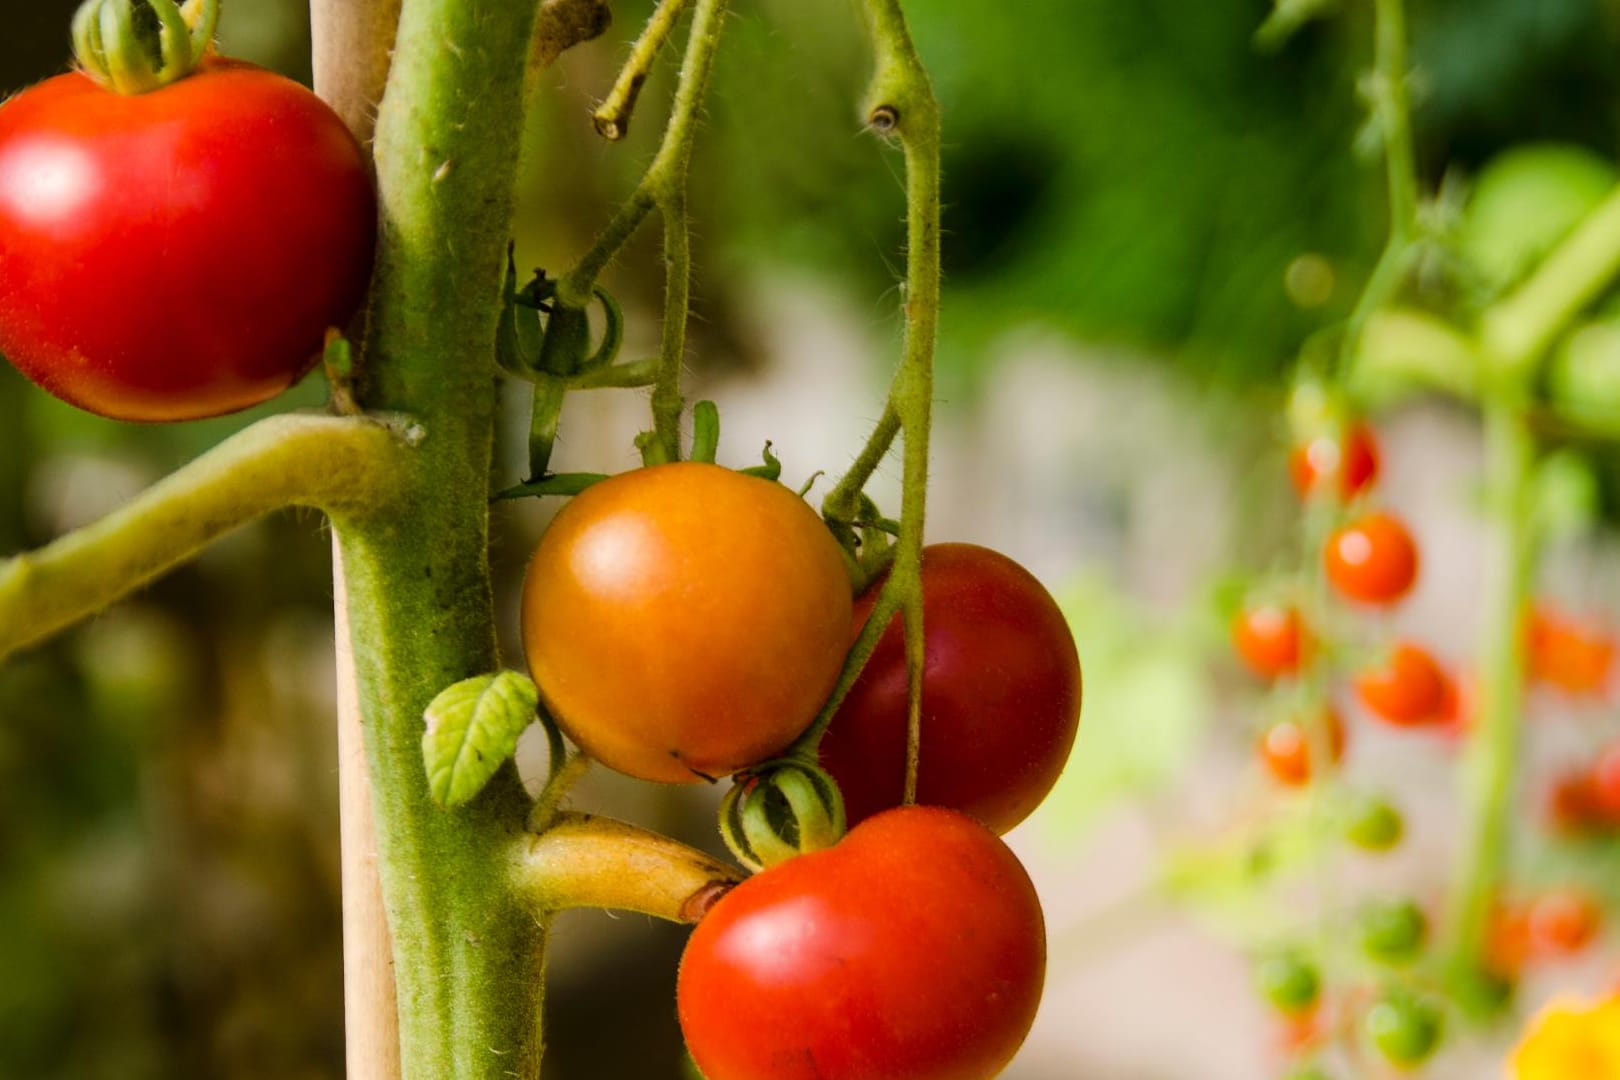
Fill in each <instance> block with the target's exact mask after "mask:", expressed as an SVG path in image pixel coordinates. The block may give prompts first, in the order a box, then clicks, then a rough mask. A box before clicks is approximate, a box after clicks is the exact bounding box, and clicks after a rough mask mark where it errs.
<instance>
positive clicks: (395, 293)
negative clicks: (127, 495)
mask: <svg viewBox="0 0 1620 1080" xmlns="http://www.w3.org/2000/svg"><path fill="white" fill-rule="evenodd" d="M534 17H535V5H533V4H481V3H471V2H468V0H407V2H406V3H405V5H404V9H403V11H402V13H401V17H400V23H399V30H398V36H397V39H396V42H395V50H394V59H393V68H392V71H391V74H390V76H389V82H388V90H387V93H386V94H385V96H384V98H383V103H382V107H381V111H380V114H379V116H378V121H377V133H376V143H375V145H376V160H377V177H378V192H379V200H380V207H381V232H380V237H379V249H378V261H377V270H376V277H375V279H374V284H373V293H372V298H371V304H370V309H369V310H370V315H369V320H368V326H367V332H366V335H365V338H364V347H363V350H362V351H361V353H360V355H359V357H358V358H357V368H358V375H359V379H358V384H357V394H358V397H359V399H360V401H361V402H362V403H363V404H364V405H365V406H367V407H368V408H373V409H388V410H394V411H401V412H406V413H409V414H410V415H412V416H413V417H414V418H415V419H416V420H417V422H418V423H419V424H420V426H421V428H422V430H423V432H424V433H425V436H424V438H423V440H422V443H421V445H420V447H419V448H418V452H417V454H416V455H415V457H414V459H413V461H412V464H411V467H410V468H409V469H403V470H400V473H399V475H398V477H397V482H398V484H399V485H400V486H399V488H398V489H397V491H396V494H395V495H394V497H393V498H392V499H391V500H390V503H389V505H388V507H387V512H386V513H379V514H375V515H372V516H371V517H369V518H366V519H364V520H359V521H353V522H344V521H339V522H338V538H339V541H340V544H341V547H342V552H343V565H344V569H345V572H346V585H347V595H348V599H349V615H350V620H351V625H352V640H353V647H354V657H355V668H356V674H357V676H358V686H359V691H360V704H361V710H362V713H363V716H364V720H365V724H364V732H365V739H366V755H367V759H368V762H369V767H370V772H371V778H372V791H373V808H374V811H375V816H376V822H377V842H378V857H379V858H378V864H379V869H380V873H381V878H382V886H383V896H384V900H385V904H386V907H387V911H388V923H389V926H390V929H391V930H392V932H393V940H394V957H395V978H396V982H397V988H398V1000H399V1020H400V1041H401V1047H402V1054H401V1058H402V1061H403V1065H404V1070H405V1073H404V1075H405V1077H406V1078H407V1080H415V1078H421V1080H497V1078H506V1077H510V1076H514V1075H515V1076H520V1077H535V1076H538V1074H539V1056H540V1042H541V1039H540V1016H539V1006H540V996H541V986H542V983H541V976H540V973H541V970H542V964H543V957H544V944H545V930H544V927H543V926H542V925H540V924H538V923H537V922H536V920H535V919H534V917H533V914H532V912H531V911H529V910H528V909H527V907H526V906H525V905H524V904H522V903H520V902H519V901H518V899H517V898H516V897H515V896H513V895H512V894H511V893H510V891H509V889H508V870H507V856H506V852H507V850H508V848H509V845H510V843H511V842H512V840H513V839H514V838H515V837H516V836H518V835H519V834H520V833H521V830H522V827H523V822H524V816H525V813H526V811H527V805H528V800H527V798H526V796H525V795H524V793H523V791H522V788H521V785H520V784H519V783H518V781H517V778H516V775H515V772H514V771H513V770H511V769H507V770H504V771H503V772H502V773H501V774H499V775H498V776H497V777H496V779H495V780H494V781H493V782H492V783H491V785H490V786H489V788H487V789H486V791H485V793H484V794H483V795H481V796H480V797H479V798H478V799H477V800H475V801H474V802H473V803H472V804H470V805H468V806H466V807H463V808H462V809H460V810H458V811H456V812H454V813H448V812H445V811H442V810H439V809H438V808H437V807H436V806H434V805H433V803H432V801H431V800H430V799H429V797H428V792H427V780H426V775H425V773H424V770H423V768H422V762H421V732H422V714H423V710H424V709H425V708H426V706H427V704H428V702H430V701H431V700H432V699H433V696H434V695H435V694H437V693H438V691H439V690H441V689H442V688H443V687H445V686H447V685H449V684H450V683H453V682H456V681H458V680H460V679H464V678H467V677H469V676H472V675H476V674H479V673H482V672H488V671H493V670H496V669H497V667H498V658H497V656H496V648H495V633H494V611H493V601H492V596H491V587H490V579H489V568H488V559H487V550H488V487H489V475H490V462H491V449H492V440H493V431H494V415H495V394H494V387H495V365H494V356H495V340H496V325H497V322H498V320H499V316H500V308H501V294H502V282H503V273H504V266H505V251H506V244H507V237H508V232H509V227H510V221H511V214H512V204H513V190H514V185H515V181H516V174H517V162H516V153H515V151H514V149H513V148H514V147H516V146H517V145H518V143H519V141H520V139H521V136H522V128H523V115H524V110H523V89H524V76H525V64H526V60H527V56H528V50H529V47H530V44H531V42H530V35H531V30H532V29H533V26H534Z"/></svg>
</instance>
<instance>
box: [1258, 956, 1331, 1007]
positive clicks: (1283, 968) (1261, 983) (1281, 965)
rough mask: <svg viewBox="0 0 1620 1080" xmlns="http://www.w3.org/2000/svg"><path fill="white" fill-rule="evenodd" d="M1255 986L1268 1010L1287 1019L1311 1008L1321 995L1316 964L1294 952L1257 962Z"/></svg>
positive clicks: (1319, 978)
mask: <svg viewBox="0 0 1620 1080" xmlns="http://www.w3.org/2000/svg"><path fill="white" fill-rule="evenodd" d="M1255 983H1256V985H1258V987H1259V988H1260V994H1261V996H1262V997H1264V998H1265V999H1266V1001H1268V1002H1269V1003H1270V1004H1271V1007H1272V1008H1274V1009H1276V1010H1277V1011H1278V1012H1280V1013H1284V1014H1286V1015H1288V1016H1298V1015H1300V1014H1302V1013H1306V1012H1309V1011H1310V1010H1311V1009H1313V1008H1315V1006H1316V1002H1317V999H1318V998H1320V997H1321V994H1322V978H1321V976H1320V975H1318V974H1317V972H1316V965H1314V964H1312V963H1311V962H1310V961H1309V960H1307V959H1305V958H1304V957H1303V956H1301V955H1299V954H1298V953H1295V952H1281V953H1276V954H1274V955H1272V956H1268V957H1266V958H1265V959H1263V960H1261V961H1260V965H1259V967H1258V968H1257V969H1256V970H1255Z"/></svg>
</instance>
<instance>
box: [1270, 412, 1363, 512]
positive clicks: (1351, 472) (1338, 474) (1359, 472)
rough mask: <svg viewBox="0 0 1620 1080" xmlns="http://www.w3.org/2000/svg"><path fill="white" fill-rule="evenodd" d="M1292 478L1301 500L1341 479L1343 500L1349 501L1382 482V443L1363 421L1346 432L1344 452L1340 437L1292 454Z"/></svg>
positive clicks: (1318, 440)
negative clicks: (1379, 451) (1380, 445)
mask: <svg viewBox="0 0 1620 1080" xmlns="http://www.w3.org/2000/svg"><path fill="white" fill-rule="evenodd" d="M1288 475H1289V478H1290V479H1292V480H1293V482H1294V490H1295V491H1297V492H1299V494H1300V497H1301V498H1308V497H1310V496H1311V495H1312V494H1313V493H1314V492H1315V491H1316V490H1317V488H1318V486H1319V485H1321V484H1324V483H1329V482H1331V481H1333V480H1334V479H1337V480H1338V485H1337V490H1338V493H1339V496H1340V498H1342V499H1345V500H1349V499H1351V498H1353V497H1355V496H1356V495H1359V494H1361V493H1362V492H1363V491H1365V490H1366V489H1367V488H1369V487H1371V486H1372V483H1373V481H1374V480H1376V479H1378V440H1377V439H1375V438H1374V437H1373V433H1372V429H1371V428H1369V427H1368V426H1367V425H1366V424H1364V423H1362V422H1360V421H1359V420H1358V421H1356V422H1354V423H1352V424H1350V425H1349V426H1348V427H1347V428H1346V429H1345V432H1344V441H1343V445H1342V449H1341V443H1340V440H1339V439H1338V438H1337V437H1336V436H1334V435H1319V436H1317V437H1316V438H1314V439H1312V440H1311V441H1310V442H1308V443H1303V444H1301V445H1299V446H1296V447H1294V448H1293V450H1291V451H1289V454H1288Z"/></svg>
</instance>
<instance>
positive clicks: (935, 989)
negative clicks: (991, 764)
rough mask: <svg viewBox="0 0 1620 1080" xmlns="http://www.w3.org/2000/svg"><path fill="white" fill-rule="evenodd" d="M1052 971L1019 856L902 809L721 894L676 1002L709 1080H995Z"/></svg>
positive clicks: (937, 814)
mask: <svg viewBox="0 0 1620 1080" xmlns="http://www.w3.org/2000/svg"><path fill="white" fill-rule="evenodd" d="M1045 964H1046V943H1045V931H1044V924H1043V920H1042V916H1041V909H1040V905H1039V904H1038V903H1037V901H1036V898H1035V892H1034V889H1033V888H1032V887H1031V885H1030V882H1029V878H1028V877H1027V876H1026V875H1025V873H1024V870H1023V867H1021V866H1020V865H1019V864H1018V860H1017V859H1016V858H1014V857H1013V854H1012V852H1010V851H1009V850H1008V849H1007V848H1006V846H1005V845H1003V844H1002V843H1001V841H999V840H998V839H996V837H995V835H994V834H993V833H991V832H990V831H989V830H988V829H986V828H985V827H984V826H983V825H981V824H979V823H978V822H975V821H973V820H971V819H970V818H968V817H966V816H964V815H962V814H959V813H956V812H955V811H951V810H945V809H941V808H937V807H920V806H918V807H906V808H902V809H897V810H891V811H888V812H886V813H881V814H877V815H875V816H873V817H872V818H870V819H868V820H867V821H866V822H864V823H863V824H861V825H859V826H857V827H856V828H855V829H853V830H851V832H850V833H849V835H848V836H847V837H846V838H845V839H844V840H843V841H842V842H841V843H840V844H839V845H838V846H836V847H834V848H830V849H828V850H826V851H821V852H816V853H813V854H809V855H804V856H800V857H799V858H795V859H790V860H788V861H787V862H785V863H782V864H780V865H778V866H775V867H773V868H771V869H769V870H766V871H764V872H763V873H761V874H758V875H756V876H755V877H753V878H751V879H749V880H748V881H745V882H743V883H742V884H741V885H738V886H737V887H736V888H735V889H733V890H732V891H731V892H730V893H728V894H727V895H726V896H724V897H723V898H722V899H721V900H720V901H719V902H718V903H717V904H716V905H715V906H714V908H713V909H712V910H711V911H710V912H709V913H708V914H707V915H706V916H705V917H704V919H703V921H702V922H700V923H699V924H698V926H697V929H696V930H694V931H693V933H692V937H691V939H690V940H689V941H688V942H687V945H686V951H685V954H684V955H683V956H682V958H681V967H680V977H679V983H678V987H677V991H676V996H677V1006H678V1010H679V1013H680V1021H681V1030H682V1031H683V1032H684V1033H685V1035H686V1041H687V1046H688V1048H689V1049H690V1050H691V1052H692V1056H693V1058H694V1060H696V1062H697V1064H698V1067H699V1068H700V1069H701V1070H702V1072H703V1075H704V1076H705V1077H707V1078H708V1080H753V1078H756V1077H771V1078H772V1080H798V1078H804V1080H869V1078H873V1077H897V1078H898V1077H905V1078H906V1080H989V1078H990V1077H994V1076H996V1075H998V1074H999V1073H1000V1071H1001V1070H1002V1069H1003V1068H1004V1067H1005V1066H1006V1064H1007V1062H1008V1061H1010V1060H1011V1058H1012V1055H1013V1053H1014V1052H1015V1051H1016V1050H1017V1049H1018V1047H1019V1045H1020V1044H1021V1043H1022V1042H1023V1040H1024V1036H1025V1034H1026V1033H1027V1032H1028V1031H1029V1027H1030V1024H1031V1023H1032V1022H1033V1020H1034V1017H1035V1009H1036V1006H1037V1005H1038V1004H1039V1002H1040V997H1041V987H1042V982H1043V980H1044V977H1045Z"/></svg>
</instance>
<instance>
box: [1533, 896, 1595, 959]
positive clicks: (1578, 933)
mask: <svg viewBox="0 0 1620 1080" xmlns="http://www.w3.org/2000/svg"><path fill="white" fill-rule="evenodd" d="M1527 918H1528V920H1529V935H1530V947H1531V950H1532V951H1533V952H1535V953H1536V954H1538V955H1544V956H1569V955H1572V954H1574V953H1578V952H1580V951H1581V950H1582V949H1584V948H1586V946H1587V945H1588V944H1590V943H1591V941H1592V939H1593V938H1594V937H1596V936H1597V932H1598V927H1599V926H1600V925H1601V924H1602V922H1603V913H1602V911H1601V910H1600V909H1599V908H1598V905H1597V902H1596V901H1595V900H1593V899H1592V898H1591V897H1590V896H1588V895H1587V894H1586V893H1585V892H1582V891H1581V890H1579V889H1555V890H1553V891H1551V892H1548V893H1544V894H1543V895H1541V896H1539V897H1537V898H1536V900H1535V901H1534V902H1533V903H1531V905H1530V909H1529V912H1528V913H1527Z"/></svg>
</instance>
